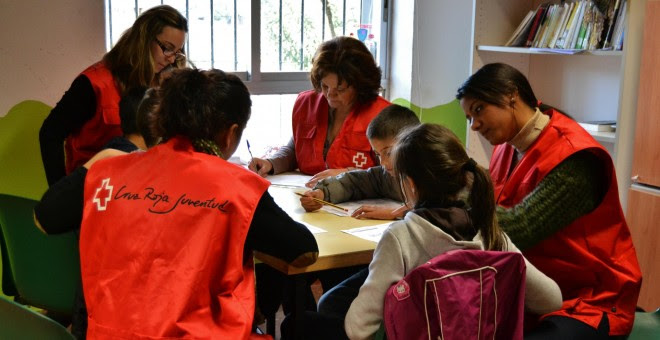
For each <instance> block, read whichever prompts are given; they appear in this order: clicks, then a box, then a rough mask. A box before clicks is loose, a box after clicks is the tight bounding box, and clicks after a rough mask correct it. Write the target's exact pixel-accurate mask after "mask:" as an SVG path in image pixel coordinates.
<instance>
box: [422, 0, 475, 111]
mask: <svg viewBox="0 0 660 340" xmlns="http://www.w3.org/2000/svg"><path fill="white" fill-rule="evenodd" d="M415 7H416V10H415V27H414V31H415V36H414V48H413V81H412V100H411V101H412V102H413V103H414V104H416V105H418V106H421V107H422V108H429V107H432V106H436V105H440V104H446V103H448V102H451V101H453V100H454V98H455V95H456V90H457V89H458V87H459V86H460V85H461V84H462V83H463V81H465V79H467V77H468V76H469V75H470V66H471V57H470V53H471V52H472V17H473V15H472V12H473V8H474V6H473V4H472V1H465V0H417V1H416V6H415Z"/></svg>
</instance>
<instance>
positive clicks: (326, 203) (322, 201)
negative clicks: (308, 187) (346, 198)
mask: <svg viewBox="0 0 660 340" xmlns="http://www.w3.org/2000/svg"><path fill="white" fill-rule="evenodd" d="M295 194H296V195H298V196H300V197H309V196H305V195H303V194H301V193H299V192H296V193H295ZM309 198H311V199H313V200H314V201H316V202H319V203H321V204H325V205H329V206H331V207H333V208H336V209H339V210H342V211H345V212H348V209H346V208H344V207H340V206H338V205H336V204H332V203H330V202H326V201H324V200H321V199H318V198H316V197H309Z"/></svg>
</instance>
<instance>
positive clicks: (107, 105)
mask: <svg viewBox="0 0 660 340" xmlns="http://www.w3.org/2000/svg"><path fill="white" fill-rule="evenodd" d="M82 74H83V75H85V76H86V77H87V78H89V81H90V82H91V83H92V88H93V89H94V94H95V95H96V111H95V112H94V116H93V117H92V118H91V119H90V120H88V121H87V122H85V124H83V126H82V127H81V128H80V130H78V131H74V132H73V133H72V134H70V135H69V136H68V137H67V138H66V144H65V151H66V173H67V174H69V173H71V171H73V170H74V169H75V168H77V167H79V166H81V165H83V164H85V162H87V161H88V160H89V159H90V158H92V156H94V155H95V154H96V153H97V152H99V151H100V150H101V149H102V148H103V146H104V145H105V143H107V142H108V141H109V140H110V139H112V138H113V137H117V136H121V135H122V131H121V126H120V120H119V99H120V97H121V95H120V93H119V89H118V88H117V85H115V79H114V77H113V76H112V73H110V70H108V69H107V68H106V67H105V65H104V64H103V63H102V62H98V63H96V64H94V65H92V66H90V67H88V68H87V69H86V70H85V71H83V72H82Z"/></svg>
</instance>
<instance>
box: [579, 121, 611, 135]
mask: <svg viewBox="0 0 660 340" xmlns="http://www.w3.org/2000/svg"><path fill="white" fill-rule="evenodd" d="M578 123H579V124H580V126H581V127H582V128H583V129H585V130H587V131H590V132H614V131H615V130H616V121H614V120H590V121H586V122H578Z"/></svg>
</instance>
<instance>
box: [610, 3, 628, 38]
mask: <svg viewBox="0 0 660 340" xmlns="http://www.w3.org/2000/svg"><path fill="white" fill-rule="evenodd" d="M627 5H628V1H627V0H624V1H623V7H621V10H620V11H619V17H618V18H617V19H616V27H615V28H614V36H613V37H612V48H613V49H615V50H621V49H623V36H624V27H623V26H624V25H625V22H626V7H627Z"/></svg>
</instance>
